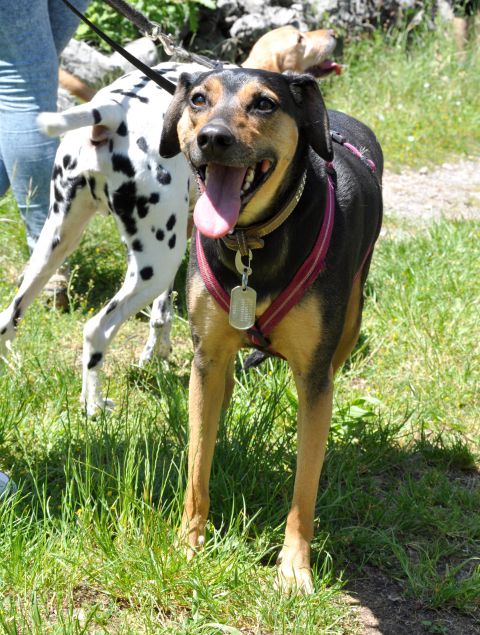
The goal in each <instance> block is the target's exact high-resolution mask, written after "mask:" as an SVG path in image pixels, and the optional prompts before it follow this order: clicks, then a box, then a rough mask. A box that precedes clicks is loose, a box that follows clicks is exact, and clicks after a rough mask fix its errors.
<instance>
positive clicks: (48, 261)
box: [0, 151, 95, 361]
mask: <svg viewBox="0 0 480 635" xmlns="http://www.w3.org/2000/svg"><path fill="white" fill-rule="evenodd" d="M59 152H60V151H59ZM59 156H60V159H61V162H60V163H58V162H57V164H56V166H55V168H54V173H53V177H52V185H51V201H52V203H51V207H50V212H49V216H48V218H47V221H46V222H45V225H44V227H43V229H42V232H41V234H40V237H39V239H38V241H37V243H36V245H35V248H34V250H33V253H32V255H31V257H30V260H29V262H28V265H27V267H26V269H25V272H24V276H23V280H22V283H21V285H20V288H19V289H18V291H17V293H16V294H15V297H14V299H13V301H12V303H11V304H10V306H9V307H8V308H7V309H5V311H3V312H2V313H0V361H1V360H2V358H3V360H4V361H6V355H7V352H8V351H9V350H10V349H11V346H12V342H13V340H14V338H15V334H16V328H17V325H18V322H19V320H20V319H21V318H23V316H24V315H25V312H26V310H27V308H28V307H29V305H30V304H31V303H32V302H33V301H34V300H35V298H36V297H37V296H38V295H39V294H40V292H41V291H42V289H43V287H44V286H45V284H46V283H47V281H48V280H49V279H50V277H51V276H52V275H53V274H54V273H55V271H56V269H58V267H59V266H60V265H61V264H62V263H63V262H64V261H65V259H66V258H67V257H68V256H69V255H70V254H71V253H72V251H73V250H74V249H75V247H76V246H77V245H78V243H79V242H80V239H81V237H82V234H83V231H84V229H85V227H86V225H87V224H88V221H89V220H90V218H91V217H92V215H93V214H94V212H95V205H94V202H93V199H92V196H91V192H90V190H89V188H88V186H87V180H86V178H85V177H84V176H83V175H82V174H80V173H78V172H76V171H75V161H74V160H73V159H72V158H71V157H70V155H66V157H63V159H62V157H61V155H60V154H57V161H58V157H59ZM62 163H63V166H62Z"/></svg>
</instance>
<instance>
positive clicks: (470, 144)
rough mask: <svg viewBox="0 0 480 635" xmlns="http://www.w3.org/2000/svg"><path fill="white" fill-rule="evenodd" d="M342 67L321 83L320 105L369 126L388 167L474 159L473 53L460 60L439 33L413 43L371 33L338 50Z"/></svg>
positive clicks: (478, 59)
mask: <svg viewBox="0 0 480 635" xmlns="http://www.w3.org/2000/svg"><path fill="white" fill-rule="evenodd" d="M445 28H446V27H445ZM342 62H343V63H344V65H345V69H344V72H343V74H342V75H340V76H339V77H332V78H331V79H329V80H328V81H326V82H322V83H321V88H322V92H323V93H324V96H325V98H326V102H327V106H328V107H329V108H334V109H338V110H342V111H344V112H347V113H349V114H351V115H353V116H355V117H357V118H358V119H360V120H361V121H364V122H365V123H366V124H367V125H369V126H370V127H371V128H372V129H373V130H374V131H375V133H376V134H377V136H378V138H379V140H380V142H381V144H382V146H383V150H384V154H385V160H386V164H387V166H388V167H390V168H393V169H395V168H397V169H398V167H399V166H405V165H412V166H414V167H421V166H422V165H429V164H433V163H441V162H442V161H446V160H448V161H451V160H452V156H454V155H465V154H467V155H468V154H478V152H479V150H480V109H479V108H478V96H479V95H480V53H479V50H478V48H474V47H473V46H472V48H471V50H470V51H468V53H467V55H466V58H465V59H462V58H461V57H460V56H459V53H458V51H457V50H456V48H455V43H454V40H453V37H452V34H451V33H450V32H449V30H448V29H447V28H446V30H445V32H443V31H441V30H440V31H439V32H435V33H432V32H428V31H423V32H421V33H420V32H419V33H418V34H417V36H416V38H415V39H414V40H413V41H410V39H409V37H408V34H407V33H402V32H397V33H396V34H395V35H393V34H391V35H389V36H388V37H384V36H382V35H381V34H379V33H377V34H374V35H373V36H372V37H369V38H366V39H362V40H360V41H356V42H351V43H349V44H348V45H346V46H345V49H344V55H343V60H342Z"/></svg>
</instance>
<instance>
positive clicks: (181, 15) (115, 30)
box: [76, 0, 215, 53]
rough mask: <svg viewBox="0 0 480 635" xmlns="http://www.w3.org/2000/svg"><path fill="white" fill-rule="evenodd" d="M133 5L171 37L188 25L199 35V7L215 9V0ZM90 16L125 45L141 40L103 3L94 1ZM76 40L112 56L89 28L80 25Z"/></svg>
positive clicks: (133, 0) (139, 0) (150, 0)
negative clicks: (94, 46) (103, 50)
mask: <svg viewBox="0 0 480 635" xmlns="http://www.w3.org/2000/svg"><path fill="white" fill-rule="evenodd" d="M130 4H132V5H134V6H135V7H136V8H137V9H139V10H140V11H142V12H143V13H145V15H146V16H147V17H148V18H149V19H150V20H152V22H156V23H158V24H160V26H161V27H162V29H163V30H164V31H166V32H167V33H171V34H178V33H179V31H180V30H181V29H182V28H183V27H184V26H185V25H188V27H189V29H190V30H191V31H196V29H197V16H198V8H199V6H200V5H202V6H204V7H208V8H209V9H213V8H214V7H215V0H167V1H165V0H163V1H162V2H156V1H154V0H130ZM86 15H87V17H88V18H89V19H90V20H91V21H92V22H94V24H95V25H96V26H98V27H99V28H100V29H102V31H104V32H105V33H106V34H107V35H109V36H110V37H111V38H112V39H114V40H115V41H117V42H120V43H123V44H125V43H126V42H130V41H131V40H135V39H136V38H138V37H140V34H139V32H138V29H137V28H136V27H135V26H133V24H131V23H130V22H129V21H128V20H126V19H125V18H123V17H121V16H120V15H119V14H118V13H115V11H114V10H113V9H110V7H108V6H107V5H105V3H104V2H102V0H93V1H92V3H91V4H90V5H89V7H88V10H87V14H86ZM76 37H77V38H79V39H82V40H86V41H87V42H89V43H95V45H97V46H98V47H99V48H103V49H105V50H106V51H107V52H109V53H110V52H111V51H110V48H109V47H108V45H107V44H105V43H104V42H103V40H101V39H100V38H99V37H98V36H97V35H96V34H95V33H93V31H91V30H90V29H89V28H88V26H87V25H86V24H83V23H81V24H80V26H79V28H78V31H77V34H76Z"/></svg>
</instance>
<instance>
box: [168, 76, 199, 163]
mask: <svg viewBox="0 0 480 635" xmlns="http://www.w3.org/2000/svg"><path fill="white" fill-rule="evenodd" d="M197 75H199V73H193V74H191V73H182V74H181V75H180V77H179V79H178V84H177V89H176V91H175V94H174V95H173V99H172V101H171V102H170V106H169V107H168V109H167V112H166V113H165V119H164V120H163V129H162V136H161V139H160V155H161V156H162V157H163V158H164V159H170V158H171V157H174V156H175V155H177V154H178V153H179V152H180V141H179V139H178V132H177V125H178V122H179V121H180V117H181V116H182V113H183V111H184V108H185V106H186V105H187V96H188V93H189V91H190V88H191V87H192V85H193V83H194V81H195V80H196V78H197Z"/></svg>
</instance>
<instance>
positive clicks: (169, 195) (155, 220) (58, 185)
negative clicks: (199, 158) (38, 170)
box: [0, 64, 203, 415]
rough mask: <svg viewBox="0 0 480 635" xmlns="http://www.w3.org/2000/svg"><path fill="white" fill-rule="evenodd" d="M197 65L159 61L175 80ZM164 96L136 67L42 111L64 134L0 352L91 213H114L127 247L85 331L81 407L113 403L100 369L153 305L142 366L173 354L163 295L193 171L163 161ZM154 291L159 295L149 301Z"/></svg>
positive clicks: (182, 245) (175, 261)
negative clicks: (120, 272)
mask: <svg viewBox="0 0 480 635" xmlns="http://www.w3.org/2000/svg"><path fill="white" fill-rule="evenodd" d="M179 67H180V68H181V71H184V70H190V72H191V71H194V70H201V69H202V68H203V67H199V66H198V65H185V64H182V65H175V64H168V65H167V64H163V65H160V67H158V68H157V70H158V72H160V73H162V74H163V75H164V76H165V77H167V78H168V79H169V80H170V81H172V82H176V81H177V79H178V74H179V70H178V69H179ZM170 100H171V96H170V95H169V94H168V93H166V92H165V91H164V90H162V89H161V88H160V87H159V86H157V85H156V84H155V83H154V82H152V81H150V80H149V79H148V78H147V77H145V76H144V75H142V73H141V72H139V71H134V72H131V73H129V74H128V75H125V76H124V77H122V78H120V79H118V80H117V81H115V82H114V83H113V84H111V85H110V86H108V87H107V88H104V89H102V90H100V91H99V92H98V93H97V94H96V96H95V97H94V98H93V100H92V101H91V102H89V103H88V104H83V105H80V106H76V107H74V108H71V109H69V110H67V111H64V112H63V113H43V114H41V115H40V116H39V124H40V125H41V127H42V128H43V129H44V130H45V131H46V132H47V133H48V134H50V135H62V134H65V136H64V138H63V140H62V141H61V143H60V146H59V149H58V151H57V155H56V160H55V166H54V170H53V174H52V182H51V197H50V199H51V204H50V211H49V215H48V219H47V222H46V223H45V226H44V228H43V230H42V233H41V235H40V237H39V240H38V242H37V244H36V246H35V249H34V251H33V253H32V257H31V258H30V261H29V263H28V265H27V268H26V270H25V272H24V276H23V280H22V282H21V285H20V288H19V289H18V292H17V293H16V295H15V298H14V300H13V302H12V303H11V305H10V306H9V307H8V308H7V309H6V310H5V311H4V312H3V313H0V356H4V355H5V354H6V352H7V349H10V348H11V343H12V341H13V339H14V337H15V330H16V326H17V323H18V321H19V320H20V319H21V318H22V317H23V316H24V314H25V311H26V310H27V308H28V306H29V305H30V304H31V302H32V301H33V300H34V299H35V298H36V297H37V295H38V294H39V293H40V292H41V290H42V289H43V287H44V285H45V283H46V282H47V281H48V279H49V278H50V277H51V275H53V273H54V272H55V270H56V269H57V268H58V267H59V266H60V265H61V264H62V263H63V262H64V261H65V259H66V258H67V257H68V256H69V255H70V254H71V253H72V251H73V250H74V249H75V248H76V247H77V245H78V243H79V242H80V239H81V237H82V234H83V232H84V229H85V228H86V226H87V224H88V222H89V221H90V219H91V218H92V216H93V214H94V213H95V212H100V213H104V214H109V213H110V214H112V216H113V217H114V219H115V221H116V224H117V227H118V230H119V232H120V235H121V237H122V241H123V242H124V244H125V246H126V250H127V259H128V267H127V273H126V277H125V280H124V281H123V284H122V286H121V288H120V289H119V291H118V292H117V293H116V294H115V296H114V297H113V298H112V299H111V301H110V302H109V303H108V304H107V305H106V306H104V307H103V309H102V310H101V311H100V312H99V313H98V314H97V315H95V316H94V317H93V318H92V319H90V320H89V321H88V322H87V323H86V325H85V328H84V348H83V386H82V401H83V402H84V403H85V405H86V409H87V413H88V414H89V415H93V414H95V413H96V412H97V410H98V409H99V408H105V407H107V408H112V407H113V404H112V402H111V401H109V400H106V399H105V398H104V397H103V394H102V387H101V374H100V369H101V367H102V363H103V361H104V359H105V353H106V350H107V348H108V346H109V344H110V342H111V341H112V338H113V337H114V336H115V334H116V332H117V331H118V329H119V327H120V326H121V324H122V323H123V322H124V321H125V320H126V319H128V318H129V317H130V316H132V315H134V314H135V313H137V312H138V311H140V310H141V309H143V308H145V306H147V305H148V304H149V303H151V302H152V300H155V301H154V302H153V307H152V312H151V319H150V333H149V337H148V341H147V343H146V346H145V349H144V350H143V352H142V355H141V358H140V363H145V362H146V361H148V360H149V359H151V357H152V356H153V355H154V354H157V355H159V356H161V357H162V356H163V357H166V356H167V355H168V353H169V351H170V341H169V334H170V323H171V305H170V302H169V295H170V291H171V285H172V283H173V279H174V277H175V273H176V271H177V269H178V267H179V266H180V263H181V260H182V257H183V255H184V253H185V249H186V240H187V217H188V208H189V189H190V171H189V168H188V167H187V164H186V162H185V159H184V158H183V156H182V155H178V156H177V157H174V158H172V159H165V160H164V159H160V156H159V152H158V149H159V145H160V135H161V131H162V123H163V117H164V114H165V111H166V109H167V107H168V105H169V103H170ZM155 298H156V299H155Z"/></svg>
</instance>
